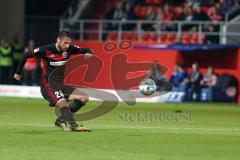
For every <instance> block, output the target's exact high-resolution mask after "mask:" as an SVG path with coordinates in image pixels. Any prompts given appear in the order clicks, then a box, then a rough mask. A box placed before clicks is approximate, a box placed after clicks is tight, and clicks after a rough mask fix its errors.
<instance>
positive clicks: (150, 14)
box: [143, 7, 157, 31]
mask: <svg viewBox="0 0 240 160" xmlns="http://www.w3.org/2000/svg"><path fill="white" fill-rule="evenodd" d="M156 17H157V13H154V12H153V8H152V7H149V8H148V13H147V16H146V18H145V20H147V21H153V20H155V18H156ZM143 29H144V30H145V31H153V30H154V27H153V24H152V23H145V24H143Z"/></svg>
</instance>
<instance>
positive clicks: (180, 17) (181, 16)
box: [175, 6, 186, 21]
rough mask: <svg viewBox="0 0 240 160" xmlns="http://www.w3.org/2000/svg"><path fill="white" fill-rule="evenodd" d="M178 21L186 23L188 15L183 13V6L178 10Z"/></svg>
mask: <svg viewBox="0 0 240 160" xmlns="http://www.w3.org/2000/svg"><path fill="white" fill-rule="evenodd" d="M175 19H176V20H179V21H184V20H185V19H186V15H185V14H184V13H183V7H182V6H178V7H177V9H176V18H175Z"/></svg>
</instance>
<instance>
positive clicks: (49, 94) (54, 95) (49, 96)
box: [41, 86, 75, 106]
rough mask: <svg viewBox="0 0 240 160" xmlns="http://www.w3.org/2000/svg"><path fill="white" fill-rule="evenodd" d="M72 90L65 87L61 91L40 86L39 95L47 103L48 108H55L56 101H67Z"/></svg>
mask: <svg viewBox="0 0 240 160" xmlns="http://www.w3.org/2000/svg"><path fill="white" fill-rule="evenodd" d="M74 90H75V88H73V87H69V86H65V87H63V88H62V89H53V88H51V87H44V86H41V94H42V96H43V98H44V99H46V100H47V101H48V102H49V105H50V106H55V105H56V103H57V101H58V100H60V99H62V98H65V99H68V98H69V96H70V95H71V94H72V92H73V91H74Z"/></svg>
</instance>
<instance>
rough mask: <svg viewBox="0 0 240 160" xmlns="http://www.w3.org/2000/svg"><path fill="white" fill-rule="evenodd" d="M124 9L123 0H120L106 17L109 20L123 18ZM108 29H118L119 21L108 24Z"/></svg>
mask: <svg viewBox="0 0 240 160" xmlns="http://www.w3.org/2000/svg"><path fill="white" fill-rule="evenodd" d="M124 14H125V13H124V10H123V4H122V2H121V1H119V2H118V3H117V4H116V6H115V7H114V8H113V9H112V10H110V12H108V13H107V15H106V19H107V20H123V18H124ZM107 29H108V30H117V29H118V23H114V22H112V23H110V24H108V26H107Z"/></svg>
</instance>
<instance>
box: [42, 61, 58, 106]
mask: <svg viewBox="0 0 240 160" xmlns="http://www.w3.org/2000/svg"><path fill="white" fill-rule="evenodd" d="M42 64H43V69H42V71H43V72H42V83H43V86H44V87H45V89H46V91H47V94H48V95H49V96H50V98H51V99H52V101H53V102H54V103H56V102H57V101H58V99H57V97H56V95H55V93H54V91H53V90H52V88H51V86H50V85H49V84H48V83H47V80H46V78H47V77H46V75H47V63H46V60H43V61H42ZM54 105H55V104H54Z"/></svg>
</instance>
